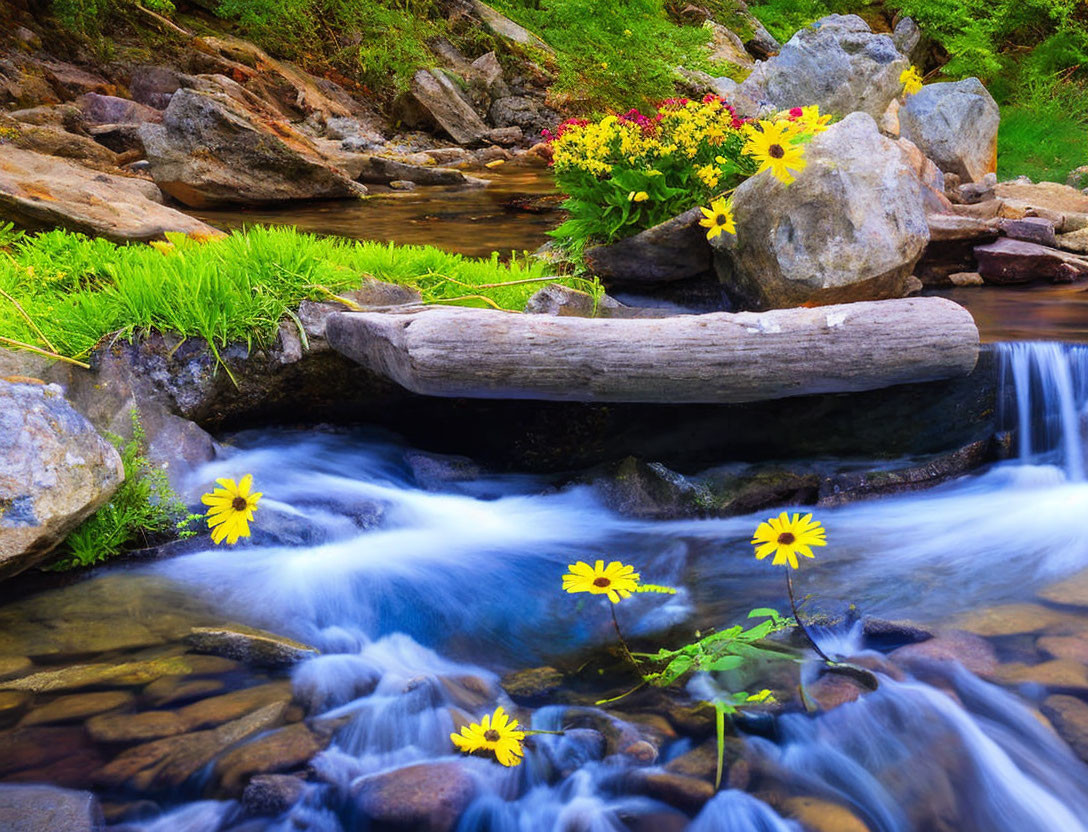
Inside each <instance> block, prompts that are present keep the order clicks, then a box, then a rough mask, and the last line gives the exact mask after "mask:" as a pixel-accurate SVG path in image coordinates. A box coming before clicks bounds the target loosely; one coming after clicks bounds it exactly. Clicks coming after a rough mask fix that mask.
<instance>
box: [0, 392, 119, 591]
mask: <svg viewBox="0 0 1088 832" xmlns="http://www.w3.org/2000/svg"><path fill="white" fill-rule="evenodd" d="M123 479H124V470H123V468H122V465H121V458H120V456H119V455H118V453H117V450H116V449H115V448H114V447H113V445H111V444H110V443H109V442H107V441H106V440H105V439H104V438H102V436H100V435H99V434H98V432H97V431H96V430H95V429H94V427H93V426H92V425H91V423H90V422H88V421H87V420H86V419H85V418H84V417H83V416H81V415H79V413H77V412H76V411H75V410H74V409H73V408H72V406H71V405H69V404H68V402H67V401H65V399H64V396H63V394H62V391H61V388H60V387H58V386H56V385H53V384H42V383H40V382H38V381H37V380H36V379H21V380H19V381H18V382H16V383H13V382H11V381H0V578H5V577H8V576H11V575H14V574H16V573H18V572H22V571H23V570H24V569H28V568H29V567H31V566H34V565H35V564H37V563H40V562H41V561H43V560H44V559H45V558H46V556H47V555H48V554H49V553H50V552H51V551H52V550H53V549H54V548H55V547H56V546H57V544H59V543H60V542H61V541H62V540H64V538H65V537H66V536H67V535H68V533H69V532H71V531H72V530H73V529H74V528H75V527H76V526H78V525H79V524H80V523H81V522H82V521H83V520H84V519H85V518H87V517H89V516H90V515H91V514H92V513H93V512H94V511H95V510H96V509H98V508H99V507H100V506H102V505H103V504H104V503H106V501H107V500H109V498H110V497H111V496H112V494H113V492H114V491H115V490H116V489H117V486H118V485H120V483H121V481H122V480H123Z"/></svg>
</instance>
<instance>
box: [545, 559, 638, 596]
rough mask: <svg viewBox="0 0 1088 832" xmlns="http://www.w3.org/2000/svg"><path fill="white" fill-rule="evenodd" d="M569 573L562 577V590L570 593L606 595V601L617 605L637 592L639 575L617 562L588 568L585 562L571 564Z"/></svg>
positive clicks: (600, 562)
mask: <svg viewBox="0 0 1088 832" xmlns="http://www.w3.org/2000/svg"><path fill="white" fill-rule="evenodd" d="M567 568H568V569H569V570H570V571H569V572H568V573H567V574H566V575H564V576H563V589H564V590H566V591H567V592H570V593H572V594H573V593H575V592H588V593H590V594H592V595H607V596H608V600H609V601H611V602H612V603H613V604H618V603H619V602H620V599H622V598H629V597H630V596H631V593H632V592H638V579H639V574H638V572H636V571H635V567H633V566H627V565H625V564H622V563H620V562H619V561H618V560H614V561H612V562H611V563H610V564H608V566H605V565H604V561H603V560H599V561H597V562H596V563H595V564H594V565H593V566H590V565H589V564H588V563H586V562H585V561H578V563H572V564H570V565H569V566H568V567H567Z"/></svg>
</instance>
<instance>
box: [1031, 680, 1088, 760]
mask: <svg viewBox="0 0 1088 832" xmlns="http://www.w3.org/2000/svg"><path fill="white" fill-rule="evenodd" d="M1042 712H1043V715H1044V716H1046V718H1047V719H1049V720H1050V722H1051V723H1052V724H1053V725H1054V728H1055V729H1056V730H1057V732H1058V734H1059V735H1060V736H1061V738H1062V739H1063V740H1065V741H1066V742H1067V743H1069V745H1070V747H1071V748H1072V749H1073V751H1075V752H1076V754H1077V756H1078V757H1080V758H1081V759H1082V760H1085V761H1088V704H1085V703H1084V701H1083V700H1081V699H1078V698H1077V697H1075V696H1064V695H1061V694H1057V695H1055V696H1048V697H1047V698H1046V699H1045V700H1044V702H1043V705H1042Z"/></svg>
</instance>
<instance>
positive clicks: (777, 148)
mask: <svg viewBox="0 0 1088 832" xmlns="http://www.w3.org/2000/svg"><path fill="white" fill-rule="evenodd" d="M767 153H768V155H769V156H770V157H771V158H772V159H781V158H782V157H783V156H785V155H786V151H785V150H783V149H782V145H780V144H772V145H771V146H770V147H768V148H767Z"/></svg>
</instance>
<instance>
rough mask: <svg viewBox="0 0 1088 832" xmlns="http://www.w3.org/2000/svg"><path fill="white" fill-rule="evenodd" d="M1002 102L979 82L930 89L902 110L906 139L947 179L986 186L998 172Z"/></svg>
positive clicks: (911, 97) (972, 80) (969, 80)
mask: <svg viewBox="0 0 1088 832" xmlns="http://www.w3.org/2000/svg"><path fill="white" fill-rule="evenodd" d="M1000 121H1001V114H1000V112H999V111H998V107H997V102H995V101H994V99H993V96H992V95H990V93H989V92H988V91H987V90H986V87H984V86H983V85H982V82H981V81H979V80H978V79H977V78H965V79H964V80H962V81H956V82H950V83H942V84H927V85H926V86H924V87H922V89H921V91H920V92H917V93H915V94H914V95H909V96H907V101H906V104H904V105H903V107H902V108H900V110H899V126H900V129H901V130H902V134H903V137H904V138H906V139H910V140H911V141H912V142H914V143H915V144H916V145H917V146H918V147H919V149H920V150H921V151H922V152H923V153H925V155H926V156H928V157H929V158H930V159H932V160H933V161H934V162H936V163H937V166H938V167H939V168H940V169H941V170H942V171H944V172H945V173H954V174H956V175H957V176H959V177H960V180H961V181H962V182H981V181H982V180H983V178H984V177H985V176H986V174H988V173H993V172H994V171H996V170H997V128H998V124H999V123H1000Z"/></svg>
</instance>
